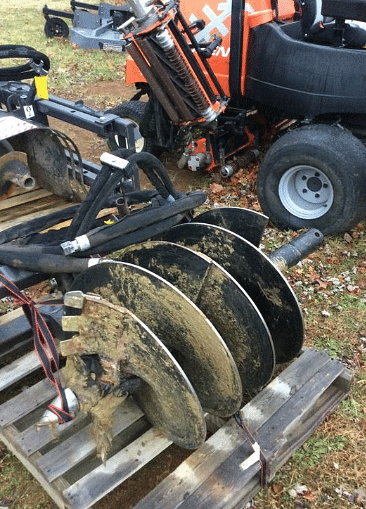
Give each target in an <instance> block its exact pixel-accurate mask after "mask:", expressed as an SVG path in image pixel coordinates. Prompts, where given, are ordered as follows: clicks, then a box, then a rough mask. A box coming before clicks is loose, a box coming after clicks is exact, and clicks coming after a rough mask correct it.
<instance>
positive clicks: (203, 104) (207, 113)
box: [155, 29, 217, 122]
mask: <svg viewBox="0 0 366 509" xmlns="http://www.w3.org/2000/svg"><path fill="white" fill-rule="evenodd" d="M155 40H156V42H157V43H158V44H159V46H160V47H161V48H162V50H163V51H164V53H165V54H166V56H167V57H168V59H169V61H170V62H171V64H172V65H173V66H174V69H175V70H176V72H177V74H178V75H179V77H180V78H181V79H182V80H183V81H184V83H185V85H186V87H187V90H188V91H189V93H190V95H191V97H192V100H193V101H194V103H195V104H196V106H197V108H198V109H199V112H200V113H201V114H202V116H203V117H204V118H205V119H206V120H207V121H208V122H212V121H213V120H215V118H216V116H217V114H216V113H215V111H214V109H213V108H212V106H211V104H210V103H209V101H208V100H207V99H206V97H205V96H204V95H203V94H202V91H201V90H200V87H199V86H198V84H197V82H196V80H195V79H194V77H193V76H192V74H191V72H190V70H189V68H188V67H187V64H186V63H185V62H184V60H183V59H182V56H181V55H180V53H179V51H178V50H177V48H176V47H175V45H174V41H173V39H172V37H171V36H170V34H169V33H168V32H167V30H166V29H163V30H162V31H161V32H159V33H157V34H156V36H155Z"/></svg>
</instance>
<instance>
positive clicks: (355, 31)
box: [301, 0, 366, 49]
mask: <svg viewBox="0 0 366 509" xmlns="http://www.w3.org/2000/svg"><path fill="white" fill-rule="evenodd" d="M346 20H355V21H366V0H303V2H302V18H301V24H302V30H303V36H304V39H305V40H306V41H308V42H312V43H315V44H326V45H331V46H336V47H347V48H355V49H360V48H363V47H365V46H366V30H364V29H363V28H361V27H360V26H357V25H355V24H349V23H347V22H346Z"/></svg>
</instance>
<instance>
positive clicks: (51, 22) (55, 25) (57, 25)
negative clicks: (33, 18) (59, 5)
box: [44, 18, 69, 39]
mask: <svg viewBox="0 0 366 509" xmlns="http://www.w3.org/2000/svg"><path fill="white" fill-rule="evenodd" d="M44 33H45V35H46V37H48V38H51V39H52V38H53V37H65V38H66V37H68V36H69V27H68V25H67V23H66V22H65V21H64V20H63V19H61V18H48V19H47V20H46V23H45V25H44Z"/></svg>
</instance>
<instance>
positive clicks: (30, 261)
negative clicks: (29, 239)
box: [0, 246, 101, 274]
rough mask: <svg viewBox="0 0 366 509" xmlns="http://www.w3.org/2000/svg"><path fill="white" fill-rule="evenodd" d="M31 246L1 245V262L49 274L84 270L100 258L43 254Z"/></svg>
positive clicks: (17, 267)
mask: <svg viewBox="0 0 366 509" xmlns="http://www.w3.org/2000/svg"><path fill="white" fill-rule="evenodd" d="M29 247H30V246H26V247H23V246H11V247H8V246H0V263H1V264H4V265H10V267H14V268H16V269H22V270H29V271H32V272H44V273H47V274H62V273H67V274H70V273H75V272H83V271H84V270H86V269H87V268H88V267H90V266H91V265H95V264H97V263H99V262H100V261H101V259H100V258H71V257H67V256H63V255H55V254H42V256H40V254H39V252H37V251H35V250H30V249H29Z"/></svg>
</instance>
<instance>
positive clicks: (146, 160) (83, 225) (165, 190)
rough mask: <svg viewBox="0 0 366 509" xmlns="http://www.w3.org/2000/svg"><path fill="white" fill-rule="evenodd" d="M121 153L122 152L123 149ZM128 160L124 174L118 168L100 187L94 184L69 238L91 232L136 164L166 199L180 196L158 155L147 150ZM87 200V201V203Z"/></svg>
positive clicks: (107, 169) (70, 231)
mask: <svg viewBox="0 0 366 509" xmlns="http://www.w3.org/2000/svg"><path fill="white" fill-rule="evenodd" d="M120 153H122V151H121V152H120ZM124 153H125V152H124ZM127 161H128V163H129V164H128V166H126V168H125V169H124V170H123V173H122V174H121V170H118V169H116V170H114V171H113V172H112V173H111V174H110V176H109V178H108V179H107V180H106V181H104V183H103V185H100V183H98V187H95V184H96V182H95V184H93V186H92V188H91V190H90V197H89V195H88V197H87V199H86V200H85V201H84V202H83V204H82V205H81V207H80V209H79V211H78V214H77V216H78V217H77V218H75V221H73V223H72V224H71V226H70V230H69V232H68V235H67V239H68V240H71V239H73V238H75V237H77V236H80V235H84V234H86V233H87V232H89V230H90V228H91V227H92V224H93V221H94V218H95V217H96V215H97V214H98V212H99V211H100V209H101V208H102V205H103V204H104V203H105V201H106V199H107V197H108V196H109V195H110V193H112V192H113V191H114V190H115V189H116V187H117V186H118V184H119V183H120V181H121V180H122V176H124V175H126V174H127V176H130V174H132V173H133V172H134V168H135V166H136V165H137V166H139V167H140V168H141V169H142V170H143V171H144V173H145V174H146V175H147V177H148V178H149V180H150V182H151V183H152V184H153V185H154V187H155V189H156V190H157V191H158V193H159V194H161V196H162V197H163V198H165V199H166V198H168V196H169V195H170V196H172V197H173V198H174V199H177V198H178V197H179V195H180V194H179V193H178V192H177V191H175V189H174V186H173V183H172V181H171V180H170V178H169V175H168V173H167V172H166V170H165V168H164V165H163V164H162V163H161V162H160V161H159V159H158V158H157V157H155V156H153V155H152V154H149V153H147V152H138V153H133V154H132V155H130V156H129V157H128V158H127ZM103 168H105V170H106V171H109V172H111V171H112V170H111V169H110V168H108V167H107V166H105V167H103ZM103 168H102V170H103ZM154 170H155V171H156V173H157V174H158V177H157V176H156V174H155V172H154ZM96 180H97V179H96ZM87 200H88V201H87ZM86 201H87V203H85V202H86ZM84 204H85V205H84Z"/></svg>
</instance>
